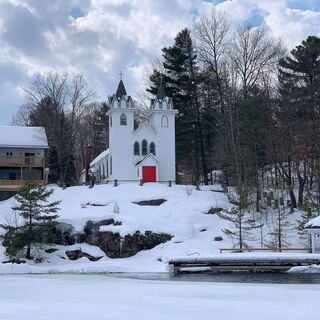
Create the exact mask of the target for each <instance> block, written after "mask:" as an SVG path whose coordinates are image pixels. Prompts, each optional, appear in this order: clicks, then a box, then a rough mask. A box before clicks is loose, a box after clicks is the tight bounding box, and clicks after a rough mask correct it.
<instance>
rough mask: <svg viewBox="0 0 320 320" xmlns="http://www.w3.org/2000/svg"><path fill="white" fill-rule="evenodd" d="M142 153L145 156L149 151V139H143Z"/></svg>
mask: <svg viewBox="0 0 320 320" xmlns="http://www.w3.org/2000/svg"><path fill="white" fill-rule="evenodd" d="M141 145H142V155H143V156H145V155H147V153H148V142H147V140H142V144H141Z"/></svg>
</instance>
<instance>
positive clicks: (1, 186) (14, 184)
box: [0, 180, 45, 192]
mask: <svg viewBox="0 0 320 320" xmlns="http://www.w3.org/2000/svg"><path fill="white" fill-rule="evenodd" d="M27 182H32V183H35V184H38V185H41V186H44V185H45V180H30V181H27V180H0V191H7V192H8V191H10V192H16V191H18V190H19V189H20V187H21V186H22V185H23V184H25V183H27Z"/></svg>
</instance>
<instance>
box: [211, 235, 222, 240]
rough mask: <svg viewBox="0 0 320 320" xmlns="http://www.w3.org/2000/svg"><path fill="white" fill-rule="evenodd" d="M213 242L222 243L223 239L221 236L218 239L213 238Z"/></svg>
mask: <svg viewBox="0 0 320 320" xmlns="http://www.w3.org/2000/svg"><path fill="white" fill-rule="evenodd" d="M213 240H214V241H222V240H223V238H222V237H221V236H218V237H214V238H213Z"/></svg>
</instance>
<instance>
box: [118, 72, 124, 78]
mask: <svg viewBox="0 0 320 320" xmlns="http://www.w3.org/2000/svg"><path fill="white" fill-rule="evenodd" d="M119 76H120V80H122V76H124V73H123V72H122V71H120V73H119Z"/></svg>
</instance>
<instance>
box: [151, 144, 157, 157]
mask: <svg viewBox="0 0 320 320" xmlns="http://www.w3.org/2000/svg"><path fill="white" fill-rule="evenodd" d="M150 153H152V154H153V155H154V156H155V155H156V145H155V144H154V142H151V143H150Z"/></svg>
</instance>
